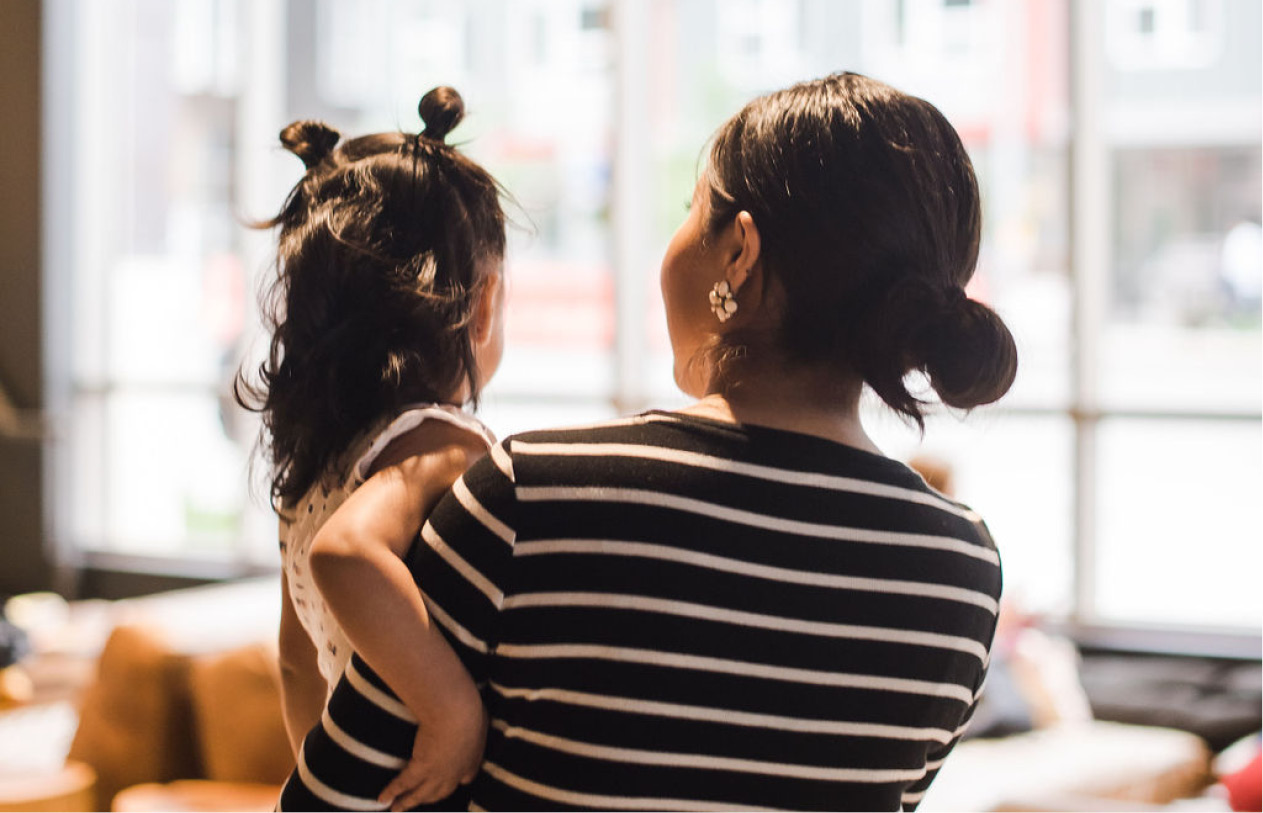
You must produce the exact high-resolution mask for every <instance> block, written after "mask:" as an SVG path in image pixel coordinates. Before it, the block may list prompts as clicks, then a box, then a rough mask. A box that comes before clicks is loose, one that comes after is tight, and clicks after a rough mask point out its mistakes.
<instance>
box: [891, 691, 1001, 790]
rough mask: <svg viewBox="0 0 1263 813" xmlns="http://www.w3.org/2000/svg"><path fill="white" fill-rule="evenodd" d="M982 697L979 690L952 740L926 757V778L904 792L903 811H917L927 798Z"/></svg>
mask: <svg viewBox="0 0 1263 813" xmlns="http://www.w3.org/2000/svg"><path fill="white" fill-rule="evenodd" d="M981 697H982V691H981V689H979V690H978V691H976V692H975V693H974V700H973V703H971V704H970V705H969V708H967V709H965V714H964V717H963V718H962V720H961V724H960V725H959V726H958V727H957V728H956V730H955V731H954V732H953V733H952V738H951V740H949V741H948V742H947V743H945V744H943V745H937V746H935V747H933V748H931V749H930V750H929V752H928V753H927V754H926V756H925V776H923V777H921V778H920V779H918V780H917V781H916V782H913V783H912V784H911V785H909V786H908V788H907V789H906V790H904V792H903V810H904V811H905V813H906V812H907V811H912V810H916V809H917V805H919V804H921V800H922V799H924V798H925V792H926V791H927V790H929V787H930V785H931V783H933V782H934V777H936V776H938V772H939V769H940V768H942V767H943V763H944V762H946V761H947V757H948V755H949V754H951V753H952V749H953V748H955V747H956V744H957V743H958V742H960V739H961V737H962V736H963V735H964V733H965V731H967V730H968V729H969V723H970V722H972V721H973V718H974V712H975V711H977V710H978V700H979V698H981Z"/></svg>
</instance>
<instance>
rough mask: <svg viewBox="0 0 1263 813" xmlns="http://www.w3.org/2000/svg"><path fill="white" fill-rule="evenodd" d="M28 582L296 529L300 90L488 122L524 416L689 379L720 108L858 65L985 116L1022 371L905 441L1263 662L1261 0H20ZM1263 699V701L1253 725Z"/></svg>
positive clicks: (1058, 559) (13, 28)
mask: <svg viewBox="0 0 1263 813" xmlns="http://www.w3.org/2000/svg"><path fill="white" fill-rule="evenodd" d="M0 32H3V33H0V37H2V38H3V47H0V54H2V55H0V68H3V70H0V92H2V93H3V98H4V100H5V103H4V107H3V109H4V110H5V116H6V121H5V124H4V125H3V127H4V133H5V137H4V144H3V149H2V150H0V177H2V178H3V182H4V189H5V191H4V194H3V198H4V200H3V201H0V209H2V213H3V217H2V218H0V229H3V239H2V240H0V260H2V264H0V388H2V389H3V399H2V400H0V563H2V567H0V594H3V595H15V594H23V593H30V592H32V591H41V590H51V591H55V592H57V593H59V594H61V595H62V596H63V597H65V598H67V599H90V598H103V599H120V598H127V597H130V596H136V595H141V594H145V593H152V592H155V591H158V590H165V589H170V588H175V587H182V586H190V585H196V584H201V583H206V582H212V581H222V580H227V579H234V578H238V577H245V576H260V575H263V576H266V575H268V574H271V573H273V572H274V571H275V570H276V568H277V567H278V559H277V554H276V540H275V521H274V518H273V517H272V515H271V512H270V509H269V508H268V506H267V502H266V499H265V497H264V496H263V495H264V494H265V492H266V488H265V487H263V486H262V485H261V483H262V478H261V477H260V475H261V474H262V473H263V469H264V468H265V467H262V466H260V467H257V469H256V471H255V476H254V482H253V484H252V483H251V478H250V475H249V472H250V465H249V464H250V460H251V456H252V452H253V446H254V443H255V439H256V436H257V431H258V423H257V419H256V417H255V416H253V415H250V414H248V413H246V412H244V411H242V410H240V409H239V408H237V407H236V406H235V405H234V403H233V401H232V397H231V394H230V386H231V381H232V377H233V375H234V373H235V372H236V370H237V369H238V367H239V365H241V364H243V363H244V364H246V365H247V367H250V366H252V365H257V362H258V360H259V359H260V357H261V353H262V352H263V350H264V348H265V346H266V337H265V335H264V334H263V332H262V329H261V327H260V325H259V320H258V314H257V297H258V292H259V290H260V288H261V285H262V284H263V283H264V282H265V281H266V280H267V278H268V276H269V274H270V273H271V270H272V269H271V265H270V263H271V251H272V236H271V235H270V234H269V233H267V232H261V231H254V230H251V229H249V228H247V227H246V226H245V225H244V224H245V223H246V222H248V221H250V220H256V219H261V218H266V217H268V216H270V215H272V214H274V213H275V211H276V210H277V209H278V207H279V205H280V203H281V201H282V199H283V197H284V195H285V193H286V191H287V190H288V189H289V187H290V186H291V185H292V184H293V183H294V182H295V181H296V180H297V179H298V177H299V176H300V173H301V166H300V164H299V162H298V161H297V160H296V159H294V157H293V156H291V155H289V154H288V153H285V152H284V151H283V150H281V149H280V147H279V144H278V141H277V133H278V132H279V130H280V129H281V127H283V126H284V125H285V124H287V123H288V122H290V121H292V120H295V119H300V118H320V119H324V120H326V121H328V122H329V123H331V124H332V125H333V126H335V127H337V128H338V129H340V130H341V131H342V132H343V133H344V134H361V133H366V132H372V131H380V130H390V129H396V128H400V129H403V130H407V131H416V130H417V129H419V127H420V123H419V121H418V119H417V116H416V104H417V101H418V99H419V98H420V96H421V94H422V93H424V92H425V91H426V90H427V89H429V88H430V87H432V86H435V85H438V84H449V85H452V86H454V87H456V88H457V89H459V90H460V92H461V93H462V94H463V96H464V97H465V100H466V105H467V110H468V115H467V118H466V120H465V123H464V124H462V125H461V127H460V128H459V129H457V130H456V132H455V133H454V135H453V137H452V140H455V141H458V142H462V143H463V144H464V149H465V150H466V151H467V152H468V153H469V154H470V155H471V156H473V157H474V158H475V159H477V160H478V161H480V162H482V163H483V164H484V165H485V166H487V167H488V169H490V171H491V172H492V173H493V174H494V175H496V177H498V178H499V179H500V180H501V181H502V182H503V183H504V184H505V185H506V186H507V187H508V188H509V189H510V190H511V191H512V193H513V194H514V196H515V197H516V199H517V202H518V203H519V204H520V206H519V207H518V208H517V209H516V210H514V218H515V220H516V221H517V222H518V224H519V227H518V228H515V229H514V230H513V231H512V232H511V236H510V249H509V256H508V263H507V267H508V274H509V280H510V297H509V306H508V307H509V310H508V331H509V332H508V351H507V353H506V356H505V361H504V364H503V366H502V368H501V372H500V374H499V376H498V377H497V378H496V379H495V381H494V383H493V384H492V386H491V387H490V389H489V390H488V392H487V395H486V399H485V405H484V409H483V417H484V418H485V420H486V421H487V422H488V423H489V424H490V425H491V426H492V427H493V428H494V429H495V430H496V431H497V432H498V433H499V434H500V435H501V436H503V435H507V434H509V433H511V432H513V431H518V430H523V429H530V428H539V427H542V426H549V425H561V424H568V423H574V422H581V421H587V420H591V419H598V418H603V417H606V416H613V415H616V414H623V413H629V412H634V411H638V410H640V409H644V408H647V407H651V406H653V407H666V408H670V407H672V406H675V405H680V404H682V403H684V401H683V397H682V396H681V395H680V394H679V393H678V392H676V391H675V389H674V385H673V382H672V377H671V373H670V370H671V366H670V353H669V348H668V346H667V339H666V329H665V321H664V318H663V314H662V309H661V304H660V301H659V297H658V293H657V269H658V263H659V260H660V258H661V255H662V251H663V249H664V248H665V246H666V243H667V241H668V239H669V238H670V235H671V234H672V232H673V231H674V229H675V228H676V226H677V225H678V224H679V223H680V221H681V220H682V219H683V218H684V212H685V210H684V205H685V203H686V202H687V200H688V198H689V196H690V193H691V190H692V187H693V184H694V181H695V179H696V177H697V169H698V164H699V160H700V159H701V158H702V156H703V155H704V148H705V145H706V143H707V139H708V137H709V135H710V134H711V132H712V131H713V130H714V128H715V127H717V126H718V124H720V123H721V122H722V121H723V120H724V119H725V118H727V117H728V116H729V115H731V114H732V113H734V112H735V111H736V110H738V109H739V108H740V107H741V106H742V105H743V104H744V103H745V102H746V101H748V100H749V99H750V98H752V97H753V96H755V95H758V94H760V93H763V92H766V91H769V90H774V89H777V88H780V87H782V86H785V85H787V84H790V83H792V82H794V81H796V80H799V79H803V78H809V77H815V76H819V75H823V74H826V73H829V72H833V71H838V70H855V71H859V72H862V73H866V74H869V75H872V76H874V77H876V78H879V79H882V80H884V81H886V82H889V83H891V84H893V85H895V86H897V87H899V88H901V89H903V90H906V91H908V92H911V93H913V94H916V95H919V96H922V97H924V98H926V99H928V100H929V101H931V102H932V103H934V104H935V105H937V106H938V107H939V108H940V109H941V110H942V111H943V112H944V113H945V114H946V115H947V116H948V118H949V119H950V120H951V121H952V122H953V124H954V125H955V126H956V128H957V129H958V130H959V131H960V133H961V135H962V137H963V139H964V141H965V144H966V146H967V147H968V149H969V151H970V154H971V155H972V158H973V161H974V164H975V168H976V170H977V173H978V176H979V180H980V184H981V187H982V190H983V198H984V242H983V248H982V255H981V261H980V265H979V269H978V273H977V275H976V277H975V279H974V281H973V283H972V285H971V288H970V293H971V295H972V296H974V297H975V298H979V299H982V300H984V301H987V302H988V303H990V304H991V305H992V306H994V307H995V308H996V309H997V310H998V311H999V312H1000V313H1001V314H1002V315H1003V316H1004V318H1005V319H1006V320H1007V321H1008V323H1009V325H1010V327H1011V328H1012V329H1013V332H1014V334H1015V335H1016V337H1017V340H1018V345H1019V352H1020V354H1021V369H1020V372H1019V376H1018V379H1017V383H1016V385H1015V387H1014V390H1013V392H1012V393H1011V394H1010V395H1009V396H1008V397H1007V398H1006V399H1005V400H1004V401H1003V402H1001V404H999V405H996V406H993V407H989V408H985V409H980V410H977V411H976V412H974V413H973V414H972V415H969V416H967V417H966V416H961V415H957V414H951V413H950V412H947V411H943V410H940V411H939V412H938V413H937V414H936V415H935V416H934V417H933V418H932V419H931V420H930V421H929V422H928V424H927V428H926V432H925V435H924V438H922V437H921V436H920V435H919V434H918V433H917V432H916V431H915V429H913V428H910V427H909V426H907V425H906V424H904V423H901V422H900V421H898V420H896V419H895V418H893V417H891V416H890V415H889V414H888V413H886V412H884V411H883V410H882V409H880V408H878V407H877V406H876V405H870V407H869V408H868V409H867V423H868V425H869V426H870V427H871V428H872V430H873V433H874V436H875V438H876V439H877V441H878V443H879V445H881V446H882V447H883V449H885V450H886V451H887V453H888V454H890V455H892V456H895V457H899V458H901V459H909V458H912V457H914V456H919V457H921V458H922V459H930V460H933V461H937V462H939V463H941V464H946V465H947V466H949V467H950V469H951V471H952V473H953V475H954V490H955V493H956V495H957V496H958V497H959V498H960V499H962V500H963V501H965V502H967V503H969V504H971V505H972V506H973V507H974V508H976V509H977V510H978V511H979V512H980V513H982V514H983V515H984V516H985V517H987V519H988V522H989V524H990V526H991V529H992V531H993V533H994V535H995V537H996V539H997V540H998V544H999V545H1000V548H1001V552H1002V555H1003V557H1004V561H1005V573H1006V595H1007V597H1008V599H1009V600H1010V601H1011V602H1012V606H1015V607H1020V609H1021V612H1022V613H1023V614H1024V615H1026V616H1034V617H1038V618H1039V619H1040V620H1041V623H1042V624H1044V625H1045V626H1046V627H1048V628H1050V629H1055V630H1057V631H1058V632H1059V633H1060V634H1064V635H1066V636H1068V637H1069V639H1070V640H1073V641H1074V642H1075V643H1076V644H1077V645H1078V646H1079V647H1080V648H1082V649H1084V650H1093V651H1100V652H1105V653H1111V652H1118V651H1126V652H1146V653H1163V654H1168V655H1170V654H1175V655H1180V656H1187V655H1198V656H1202V657H1208V658H1215V659H1230V660H1238V661H1240V660H1242V659H1244V661H1245V662H1257V659H1258V657H1259V651H1260V626H1261V624H1260V619H1261V617H1263V589H1260V573H1263V498H1261V497H1260V495H1263V433H1261V422H1260V407H1261V404H1263V342H1261V334H1260V321H1261V320H1260V293H1261V288H1263V227H1261V226H1260V222H1261V219H1263V201H1261V197H1263V192H1261V190H1263V180H1261V179H1263V160H1261V142H1263V136H1261V128H1263V7H1261V6H1260V4H1259V3H1258V2H1256V0H1104V1H1103V2H1096V1H1095V0H1003V2H1001V1H1000V0H842V1H835V0H463V1H462V2H455V1H454V0H45V2H42V3H40V2H36V0H6V1H5V2H4V3H2V4H0ZM1256 727H1257V726H1256Z"/></svg>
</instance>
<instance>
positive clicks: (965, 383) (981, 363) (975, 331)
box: [925, 296, 1017, 409]
mask: <svg viewBox="0 0 1263 813" xmlns="http://www.w3.org/2000/svg"><path fill="white" fill-rule="evenodd" d="M933 334H934V336H933V341H932V344H931V346H930V347H929V348H928V352H927V354H926V359H925V371H926V372H927V373H928V374H929V376H930V386H932V387H933V388H934V391H935V392H937V393H938V395H939V398H941V399H942V400H943V403H945V404H947V405H948V406H952V407H958V408H960V409H973V408H974V407H976V406H981V405H983V404H990V403H991V402H993V401H998V400H999V399H1000V397H1001V396H1003V395H1004V394H1005V393H1006V392H1008V391H1009V387H1011V386H1013V379H1014V378H1015V377H1016V376H1017V344H1016V343H1015V342H1014V341H1013V334H1012V333H1010V332H1009V329H1008V327H1007V326H1006V325H1005V324H1004V321H1003V320H1002V319H1001V318H1000V316H999V314H997V313H996V312H995V311H993V310H992V309H991V308H989V307H987V306H986V305H984V304H983V303H981V302H978V301H976V300H973V299H966V298H965V297H963V296H959V297H950V298H949V299H948V301H947V304H946V305H945V306H944V310H943V317H942V318H941V319H940V320H939V322H938V324H937V325H936V330H934V331H933Z"/></svg>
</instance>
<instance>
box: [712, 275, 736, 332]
mask: <svg viewBox="0 0 1263 813" xmlns="http://www.w3.org/2000/svg"><path fill="white" fill-rule="evenodd" d="M710 309H711V310H712V311H714V313H715V316H716V318H718V319H719V321H721V322H727V321H728V320H729V319H731V318H732V315H733V314H734V313H736V312H737V300H736V298H735V296H734V295H733V292H732V286H731V285H729V284H728V280H726V279H725V280H720V281H719V282H716V283H715V287H714V288H711V289H710Z"/></svg>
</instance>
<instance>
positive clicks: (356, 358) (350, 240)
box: [234, 87, 505, 506]
mask: <svg viewBox="0 0 1263 813" xmlns="http://www.w3.org/2000/svg"><path fill="white" fill-rule="evenodd" d="M419 110H420V114H421V119H422V121H423V122H424V123H425V129H424V130H423V131H422V132H421V133H420V134H418V135H412V134H408V133H377V134H374V135H367V136H363V137H360V138H355V139H351V140H350V141H347V142H345V143H343V144H342V145H341V146H338V141H339V138H340V136H339V134H338V133H337V131H335V130H333V129H332V128H330V127H329V126H328V125H325V124H323V123H321V122H316V121H299V122H295V123H293V124H291V125H289V126H288V127H286V128H285V129H284V130H282V131H281V144H282V145H284V147H285V148H286V149H287V150H289V151H290V152H292V153H294V154H295V155H297V156H298V157H299V158H301V159H302V161H303V165H304V166H306V167H307V172H306V174H305V175H304V176H303V178H302V180H300V181H299V182H298V184H297V185H295V186H294V188H293V190H292V191H291V192H290V193H289V197H288V198H287V199H286V200H285V204H284V206H283V207H282V209H281V211H280V213H279V214H278V215H277V216H276V217H274V218H272V219H271V220H268V221H265V222H263V223H258V224H256V225H257V226H258V227H259V228H272V227H274V226H280V234H279V240H278V249H277V272H278V273H277V277H276V279H275V281H274V282H273V283H272V285H271V287H270V289H269V291H268V293H267V295H266V296H265V299H264V303H263V307H264V316H265V319H266V320H267V323H268V327H269V328H271V330H272V342H271V348H270V352H269V354H268V358H267V360H266V361H265V362H263V364H261V365H260V367H259V378H260V381H258V382H256V383H251V382H248V381H247V380H246V378H245V376H244V374H243V372H239V373H238V375H237V378H236V381H235V382H234V394H235V396H236V399H237V402H238V403H239V404H241V405H242V406H244V407H246V408H247V409H253V410H256V411H259V412H261V413H262V415H263V425H264V432H265V433H266V436H268V437H269V439H270V457H271V467H272V468H271V473H272V488H271V490H272V498H273V501H274V502H276V503H277V504H278V505H280V506H288V505H292V504H294V503H295V502H296V501H297V500H298V499H299V498H300V497H301V496H302V495H303V494H304V493H306V491H307V490H308V489H309V488H311V487H312V486H313V485H314V484H316V483H317V482H319V481H320V480H321V478H322V477H324V476H325V475H326V474H328V473H329V469H330V467H331V465H332V464H333V463H334V462H335V460H336V459H337V458H338V457H339V456H340V455H341V454H343V453H344V452H345V450H346V449H347V448H348V446H349V445H350V444H351V442H352V441H353V440H354V438H355V437H356V436H357V435H358V434H359V433H361V432H363V431H364V430H365V429H366V428H368V427H369V426H370V425H371V424H372V423H373V422H374V421H376V420H378V419H380V418H383V417H384V416H386V415H389V414H392V413H393V412H395V411H397V410H398V409H399V408H401V407H402V406H404V405H406V404H408V403H413V402H418V401H439V400H441V399H443V398H446V397H449V396H450V394H451V393H452V392H454V391H457V390H459V389H460V388H461V385H462V384H465V383H467V385H468V393H469V395H470V398H471V400H473V401H474V402H475V403H476V401H477V398H478V383H479V382H478V377H477V370H476V365H475V361H474V349H473V338H472V336H471V335H470V334H471V328H472V325H471V320H472V315H473V309H474V306H475V304H476V300H477V296H478V293H479V283H481V281H482V279H481V277H480V275H481V274H485V271H484V269H485V268H487V267H488V263H489V262H494V261H496V260H498V259H499V258H500V257H503V255H504V248H505V218H504V212H503V210H502V209H501V206H500V191H501V190H500V187H499V185H498V184H497V183H496V181H495V180H494V179H493V178H492V177H491V175H489V174H488V173H487V171H486V170H484V169H483V168H482V167H480V166H479V165H478V164H476V163H474V162H473V161H471V160H470V159H468V158H466V157H465V156H464V155H462V154H461V153H460V152H458V151H457V150H456V149H455V148H454V147H451V146H449V145H447V144H445V143H444V138H445V137H446V136H447V134H448V132H449V131H450V130H452V129H453V128H454V127H455V126H456V125H457V124H459V123H460V120H461V118H462V117H463V116H464V102H463V101H462V100H461V97H460V94H458V93H457V92H456V91H455V90H453V89H451V88H446V87H440V88H435V89H433V90H431V91H430V92H429V93H427V94H425V96H424V97H423V98H422V99H421V103H420V106H419Z"/></svg>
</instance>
